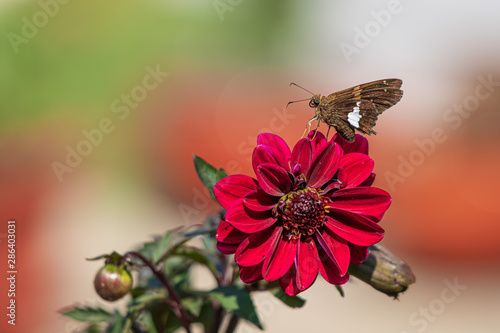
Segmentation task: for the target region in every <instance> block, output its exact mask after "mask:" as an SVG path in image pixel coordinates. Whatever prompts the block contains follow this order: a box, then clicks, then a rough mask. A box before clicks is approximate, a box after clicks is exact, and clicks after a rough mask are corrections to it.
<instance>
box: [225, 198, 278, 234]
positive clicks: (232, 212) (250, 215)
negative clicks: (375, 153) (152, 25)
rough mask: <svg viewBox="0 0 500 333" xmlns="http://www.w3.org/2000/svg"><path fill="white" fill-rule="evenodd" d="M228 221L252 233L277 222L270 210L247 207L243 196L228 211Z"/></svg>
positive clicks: (239, 228)
mask: <svg viewBox="0 0 500 333" xmlns="http://www.w3.org/2000/svg"><path fill="white" fill-rule="evenodd" d="M226 221H227V222H228V223H230V224H231V225H232V226H233V227H235V228H237V229H238V230H239V231H241V232H245V233H249V234H252V233H254V232H258V231H261V230H264V229H266V228H268V227H270V226H271V225H273V223H275V222H276V218H274V217H272V215H271V214H270V212H256V211H253V210H250V209H248V208H246V207H245V205H244V204H243V198H241V199H238V200H236V201H235V202H234V203H233V204H232V205H231V207H230V208H229V210H228V211H227V213H226Z"/></svg>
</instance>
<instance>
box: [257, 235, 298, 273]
mask: <svg viewBox="0 0 500 333" xmlns="http://www.w3.org/2000/svg"><path fill="white" fill-rule="evenodd" d="M296 252H297V242H295V241H288V240H284V239H282V238H281V235H280V239H279V240H278V244H277V246H276V249H271V252H269V255H268V256H267V257H266V259H265V260H264V266H263V267H262V276H263V277H264V279H265V280H267V281H274V280H277V279H279V278H280V277H282V276H283V275H284V274H285V273H286V272H287V271H288V270H289V269H290V266H291V265H292V264H293V260H294V259H295V254H296Z"/></svg>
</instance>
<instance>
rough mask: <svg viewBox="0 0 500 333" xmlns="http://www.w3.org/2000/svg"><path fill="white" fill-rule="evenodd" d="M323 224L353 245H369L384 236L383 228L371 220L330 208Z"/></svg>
mask: <svg viewBox="0 0 500 333" xmlns="http://www.w3.org/2000/svg"><path fill="white" fill-rule="evenodd" d="M326 219H327V222H326V223H325V224H324V225H325V226H326V227H327V228H328V229H330V230H331V231H333V232H334V233H335V234H337V235H338V236H340V237H342V238H343V239H345V240H346V241H348V242H351V243H353V244H355V245H361V246H369V245H373V244H376V243H378V242H380V240H382V238H383V237H384V229H382V228H381V227H380V226H379V225H378V224H377V223H375V222H373V221H372V220H370V219H368V218H366V217H364V216H361V215H358V214H354V213H350V212H347V211H343V210H335V209H332V211H331V212H330V216H327V217H326Z"/></svg>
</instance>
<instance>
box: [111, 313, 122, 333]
mask: <svg viewBox="0 0 500 333" xmlns="http://www.w3.org/2000/svg"><path fill="white" fill-rule="evenodd" d="M125 320H126V318H125V317H123V316H122V315H121V314H120V312H118V311H115V320H114V322H113V325H112V326H111V329H110V330H109V333H124V332H123V328H124V324H125Z"/></svg>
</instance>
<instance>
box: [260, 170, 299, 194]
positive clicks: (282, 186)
mask: <svg viewBox="0 0 500 333" xmlns="http://www.w3.org/2000/svg"><path fill="white" fill-rule="evenodd" d="M257 180H258V181H259V185H260V186H261V187H262V189H263V190H264V191H266V193H268V194H270V195H273V196H276V197H281V196H283V195H284V194H285V193H288V192H289V191H290V188H291V187H292V182H291V181H290V176H288V173H287V172H286V171H285V169H283V168H282V167H280V166H278V165H276V164H270V163H265V164H261V165H259V166H258V167H257Z"/></svg>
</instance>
